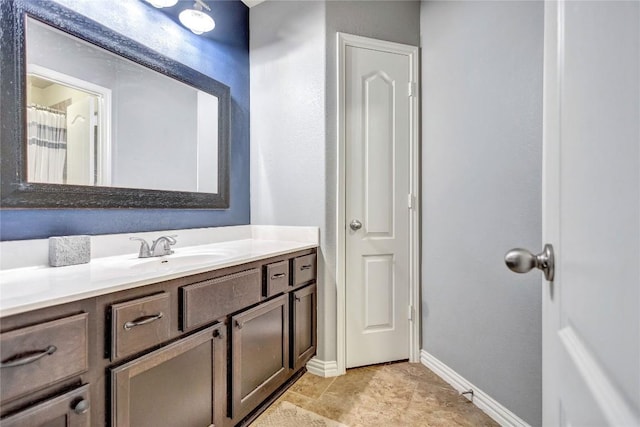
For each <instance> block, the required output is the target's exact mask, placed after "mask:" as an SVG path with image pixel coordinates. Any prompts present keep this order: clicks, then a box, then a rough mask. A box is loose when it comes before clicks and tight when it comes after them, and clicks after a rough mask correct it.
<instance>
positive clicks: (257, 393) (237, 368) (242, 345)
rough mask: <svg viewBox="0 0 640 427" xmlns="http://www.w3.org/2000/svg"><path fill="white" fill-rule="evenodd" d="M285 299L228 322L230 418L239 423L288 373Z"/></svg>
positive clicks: (287, 318) (235, 317)
mask: <svg viewBox="0 0 640 427" xmlns="http://www.w3.org/2000/svg"><path fill="white" fill-rule="evenodd" d="M288 305H289V304H288V298H287V296H286V295H282V296H280V297H277V298H275V299H273V300H271V301H267V302H265V303H263V304H261V305H259V306H257V307H254V308H252V309H250V310H247V311H245V312H242V313H240V314H237V315H235V316H233V317H232V318H231V335H232V336H231V355H232V356H231V358H232V359H231V384H232V385H231V387H232V390H231V395H232V405H231V415H232V418H233V420H234V421H239V420H240V419H241V418H242V417H244V416H245V415H247V414H248V413H249V412H251V410H253V409H254V408H255V407H257V406H258V405H259V404H260V403H261V402H262V401H263V400H264V399H266V398H267V397H268V396H269V395H270V394H271V393H273V392H274V391H275V390H276V389H277V388H278V387H279V386H281V385H282V384H283V383H284V382H285V381H286V379H287V378H288V376H289V374H290V371H289V361H288V359H289V309H288Z"/></svg>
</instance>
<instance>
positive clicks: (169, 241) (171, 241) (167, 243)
mask: <svg viewBox="0 0 640 427" xmlns="http://www.w3.org/2000/svg"><path fill="white" fill-rule="evenodd" d="M175 237H178V236H177V235H175V234H174V235H173V236H160V237H158V238H157V239H156V240H154V241H153V243H152V244H151V248H149V244H148V243H147V241H146V240H144V239H142V238H140V237H129V240H138V241H140V242H141V243H140V252H139V253H138V258H151V257H156V256H164V255H171V254H172V253H173V250H172V249H171V246H172V245H175V244H176V242H177V240H176V239H175ZM158 244H160V247H159V248H158V247H157V246H158ZM156 252H157V253H156Z"/></svg>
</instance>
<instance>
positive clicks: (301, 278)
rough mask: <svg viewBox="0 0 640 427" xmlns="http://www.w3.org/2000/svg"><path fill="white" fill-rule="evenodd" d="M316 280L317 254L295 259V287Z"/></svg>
mask: <svg viewBox="0 0 640 427" xmlns="http://www.w3.org/2000/svg"><path fill="white" fill-rule="evenodd" d="M315 279H316V254H309V255H304V256H299V257H296V258H294V259H293V286H299V285H303V284H305V283H308V282H311V281H312V280H315Z"/></svg>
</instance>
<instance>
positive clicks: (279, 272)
mask: <svg viewBox="0 0 640 427" xmlns="http://www.w3.org/2000/svg"><path fill="white" fill-rule="evenodd" d="M263 276H264V277H263V282H264V290H263V295H264V296H265V297H267V298H269V297H272V296H275V295H278V294H279V293H281V292H286V291H287V289H288V288H289V260H284V261H280V262H274V263H271V264H267V265H265V266H264V267H263Z"/></svg>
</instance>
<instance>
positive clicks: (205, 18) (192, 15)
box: [178, 9, 216, 34]
mask: <svg viewBox="0 0 640 427" xmlns="http://www.w3.org/2000/svg"><path fill="white" fill-rule="evenodd" d="M178 17H179V18H180V22H182V25H184V26H185V27H187V28H188V29H190V30H191V32H193V33H194V34H202V33H206V32H207V31H211V30H213V29H214V28H215V26H216V23H215V21H214V20H213V18H212V17H211V16H209V15H207V14H206V13H204V12H203V11H201V10H196V9H187V10H183V11H182V12H180V15H179V16H178Z"/></svg>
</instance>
